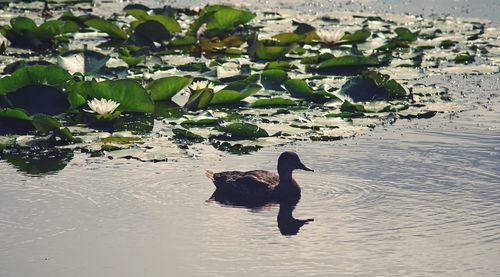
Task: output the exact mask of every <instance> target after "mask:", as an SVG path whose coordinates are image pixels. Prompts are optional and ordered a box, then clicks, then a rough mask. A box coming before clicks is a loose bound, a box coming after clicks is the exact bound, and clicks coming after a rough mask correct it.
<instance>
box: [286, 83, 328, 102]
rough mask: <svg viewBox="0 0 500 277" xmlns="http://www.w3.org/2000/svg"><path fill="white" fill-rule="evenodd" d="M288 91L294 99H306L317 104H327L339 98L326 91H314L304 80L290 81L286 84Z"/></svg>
mask: <svg viewBox="0 0 500 277" xmlns="http://www.w3.org/2000/svg"><path fill="white" fill-rule="evenodd" d="M285 88H286V90H287V91H288V92H289V93H290V95H291V96H292V97H294V98H300V99H305V100H308V101H312V102H315V103H325V102H328V101H330V100H337V99H338V98H337V97H336V96H334V95H333V94H331V93H328V92H326V91H324V90H321V91H314V90H313V89H312V88H311V87H310V86H309V85H308V84H307V83H306V81H304V80H301V79H290V80H288V81H287V82H286V83H285Z"/></svg>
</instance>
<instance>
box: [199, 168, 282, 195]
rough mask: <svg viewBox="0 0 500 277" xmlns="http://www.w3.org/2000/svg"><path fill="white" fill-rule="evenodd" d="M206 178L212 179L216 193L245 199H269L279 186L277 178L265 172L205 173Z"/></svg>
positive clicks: (273, 174) (275, 175)
mask: <svg viewBox="0 0 500 277" xmlns="http://www.w3.org/2000/svg"><path fill="white" fill-rule="evenodd" d="M207 176H208V177H209V178H210V179H212V181H213V182H214V184H215V187H216V188H217V191H219V192H222V193H227V194H233V195H241V196H247V197H263V196H264V197H265V196H268V197H271V196H272V193H273V191H274V189H275V187H276V186H277V185H278V184H279V176H278V175H277V174H275V173H272V172H269V171H265V170H252V171H225V172H219V173H213V172H211V171H207Z"/></svg>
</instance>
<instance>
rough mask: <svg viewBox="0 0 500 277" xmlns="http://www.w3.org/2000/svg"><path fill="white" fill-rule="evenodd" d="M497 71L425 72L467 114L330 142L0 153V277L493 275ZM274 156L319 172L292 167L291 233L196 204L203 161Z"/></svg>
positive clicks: (267, 161)
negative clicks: (23, 157)
mask: <svg viewBox="0 0 500 277" xmlns="http://www.w3.org/2000/svg"><path fill="white" fill-rule="evenodd" d="M460 3H461V4H462V5H466V4H467V5H468V3H469V2H467V1H462V2H460ZM499 78H500V75H498V74H497V75H493V76H476V77H468V78H462V77H456V78H451V79H449V78H433V79H432V80H430V82H432V83H435V82H437V83H440V84H441V85H443V86H444V85H445V84H447V86H448V87H450V89H452V93H453V96H454V98H455V99H456V100H457V101H458V102H463V103H464V104H465V106H466V107H467V108H466V111H464V112H461V113H458V114H456V115H444V114H441V115H438V116H436V117H435V118H433V119H430V120H418V121H398V122H396V124H394V125H393V126H385V127H378V128H376V129H375V130H374V131H373V132H372V133H370V134H369V135H364V136H361V137H356V138H353V139H348V140H344V141H337V142H332V143H304V144H297V145H291V146H287V147H278V148H267V149H263V150H262V151H260V152H258V153H256V154H253V155H249V156H227V157H224V158H221V157H219V156H217V155H213V156H209V155H207V156H204V157H201V159H199V160H194V159H182V160H180V161H178V162H169V163H156V164H155V163H141V162H136V161H128V160H105V159H100V158H97V159H96V158H89V157H88V156H87V155H85V154H78V155H76V156H75V157H74V159H73V160H72V161H71V162H70V163H69V165H68V166H67V167H66V168H64V169H63V170H62V171H59V172H57V173H55V174H53V175H46V176H42V177H30V176H27V175H26V174H23V173H20V172H18V171H16V169H15V168H14V167H13V166H11V165H9V164H7V163H5V162H4V161H0V184H1V185H0V276H33V275H36V276H138V275H141V276H175V275H176V274H177V275H179V274H183V276H189V275H191V276H236V275H237V276H264V275H265V276H284V275H286V276H352V275H360V276H382V275H383V276H436V275H439V276H498V275H499V274H500V265H499V263H498V260H499V259H500V170H499V168H500V117H499V115H500V99H499V97H498V87H499V85H500V82H499V80H498V79H499ZM461 93H463V94H464V97H461V96H460V95H461ZM284 150H295V151H297V152H298V153H299V154H300V156H301V158H302V160H303V162H304V163H305V164H307V165H309V166H310V167H313V168H314V169H316V172H314V173H309V172H297V174H296V175H295V176H296V179H297V180H298V181H299V183H300V184H301V185H302V188H303V193H302V195H303V197H302V200H301V202H300V203H299V205H298V206H297V208H296V210H295V211H294V216H295V217H296V218H300V219H306V218H314V219H315V221H314V222H312V223H310V224H307V225H304V226H303V227H302V228H301V229H300V231H299V233H298V234H297V235H295V236H283V235H281V233H280V231H279V228H278V223H277V219H276V216H277V214H278V210H279V207H278V206H268V207H265V208H263V209H259V210H252V209H244V208H234V207H227V206H222V205H220V204H218V203H214V202H210V201H207V200H208V198H209V197H210V195H211V193H212V192H213V188H214V187H213V185H212V184H211V183H210V180H208V179H207V178H206V177H205V176H204V174H203V171H204V169H206V168H209V169H213V170H216V171H217V170H227V169H242V170H245V169H255V168H261V169H268V170H274V168H275V161H276V159H277V156H278V155H279V153H281V152H282V151H284Z"/></svg>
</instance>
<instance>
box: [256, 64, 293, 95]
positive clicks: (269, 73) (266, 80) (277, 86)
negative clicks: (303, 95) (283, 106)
mask: <svg viewBox="0 0 500 277" xmlns="http://www.w3.org/2000/svg"><path fill="white" fill-rule="evenodd" d="M287 80H288V74H287V73H286V72H285V71H283V70H281V69H268V70H265V71H263V72H262V74H261V77H260V82H261V84H262V86H264V88H266V89H273V90H283V88H282V87H281V85H282V84H284V83H285V82H286V81H287Z"/></svg>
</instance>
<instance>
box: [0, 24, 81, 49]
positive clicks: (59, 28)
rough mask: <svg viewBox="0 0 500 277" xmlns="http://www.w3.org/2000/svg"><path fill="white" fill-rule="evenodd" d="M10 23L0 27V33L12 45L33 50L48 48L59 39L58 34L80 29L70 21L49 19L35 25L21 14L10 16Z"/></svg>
mask: <svg viewBox="0 0 500 277" xmlns="http://www.w3.org/2000/svg"><path fill="white" fill-rule="evenodd" d="M10 25H11V26H2V27H0V33H1V34H2V35H3V36H5V37H6V38H7V39H8V40H9V41H10V42H11V44H12V46H15V47H20V48H29V49H34V50H44V49H48V48H50V47H52V46H54V45H56V44H57V43H58V42H59V41H60V39H61V37H59V38H58V36H60V35H63V34H67V33H75V32H78V30H80V27H79V26H78V24H76V23H75V22H72V21H62V20H50V21H46V22H44V23H43V24H41V25H40V26H37V25H36V24H35V22H34V21H33V20H32V19H30V18H28V17H23V16H20V17H15V18H12V19H11V20H10Z"/></svg>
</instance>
